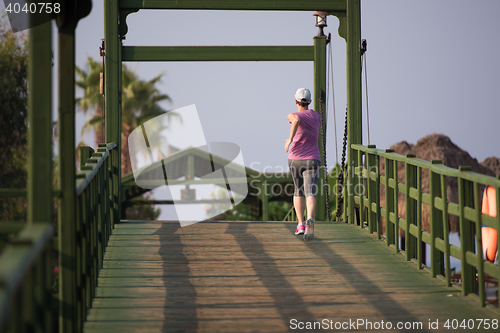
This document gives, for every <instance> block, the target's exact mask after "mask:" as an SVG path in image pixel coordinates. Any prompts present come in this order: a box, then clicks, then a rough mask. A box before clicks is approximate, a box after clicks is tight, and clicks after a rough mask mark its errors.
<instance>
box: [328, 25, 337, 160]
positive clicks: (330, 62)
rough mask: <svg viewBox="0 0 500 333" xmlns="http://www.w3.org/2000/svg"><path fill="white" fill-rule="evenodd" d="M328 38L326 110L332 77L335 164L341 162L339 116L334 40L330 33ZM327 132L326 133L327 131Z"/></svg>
mask: <svg viewBox="0 0 500 333" xmlns="http://www.w3.org/2000/svg"><path fill="white" fill-rule="evenodd" d="M328 39H329V40H330V43H329V47H328V61H327V70H326V72H327V83H326V110H328V106H329V105H330V103H329V98H330V77H331V80H332V81H331V82H332V83H331V88H332V107H333V129H334V131H335V158H336V159H335V162H336V164H335V166H336V165H337V164H339V149H338V140H337V116H336V113H337V112H336V111H335V84H334V75H333V50H332V42H331V39H330V34H328ZM326 121H328V112H326ZM325 134H326V133H325Z"/></svg>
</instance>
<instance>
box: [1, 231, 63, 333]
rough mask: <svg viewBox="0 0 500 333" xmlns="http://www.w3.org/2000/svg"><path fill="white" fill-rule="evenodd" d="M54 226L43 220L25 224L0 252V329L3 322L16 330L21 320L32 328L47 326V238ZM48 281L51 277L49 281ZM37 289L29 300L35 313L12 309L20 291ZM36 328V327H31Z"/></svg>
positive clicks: (18, 329) (48, 277)
mask: <svg viewBox="0 0 500 333" xmlns="http://www.w3.org/2000/svg"><path fill="white" fill-rule="evenodd" d="M53 234H54V228H53V226H52V225H51V224H47V223H34V224H30V225H27V226H26V227H25V228H23V230H21V231H20V232H19V234H18V235H16V236H15V237H13V238H12V239H11V240H10V242H9V244H8V245H7V246H6V248H5V249H4V250H3V251H2V254H1V255H0V331H3V329H2V328H4V326H7V324H8V326H7V327H5V328H7V329H8V330H9V331H11V332H20V331H22V330H21V329H20V328H21V327H23V321H24V320H26V319H27V320H28V321H31V323H30V324H31V326H32V331H35V330H37V331H47V330H46V329H47V328H50V327H51V324H52V315H51V312H50V310H51V309H50V308H47V307H46V304H50V298H51V295H50V289H48V288H47V287H49V286H51V284H50V283H48V282H49V280H51V276H50V274H51V270H50V269H48V270H47V268H48V267H49V266H50V263H51V259H50V256H49V253H50V251H51V246H50V245H51V242H50V241H51V238H52V235H53ZM50 282H51V281H50ZM33 290H38V291H39V295H38V297H35V299H34V300H33V301H32V305H33V306H34V307H35V308H38V310H39V312H43V313H38V314H37V315H35V313H34V312H31V315H30V314H28V315H26V314H24V318H23V315H22V314H21V313H20V312H19V311H15V309H16V308H18V305H19V304H20V302H22V300H23V296H24V295H23V294H26V293H27V292H31V293H32V294H34V293H33ZM11 305H13V306H11ZM35 328H36V329H35Z"/></svg>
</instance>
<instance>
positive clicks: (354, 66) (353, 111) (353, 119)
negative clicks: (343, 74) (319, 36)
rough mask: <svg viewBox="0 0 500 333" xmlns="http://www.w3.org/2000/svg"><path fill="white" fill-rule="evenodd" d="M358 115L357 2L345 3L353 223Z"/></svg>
mask: <svg viewBox="0 0 500 333" xmlns="http://www.w3.org/2000/svg"><path fill="white" fill-rule="evenodd" d="M361 119H362V114H361V4H360V0H347V122H348V124H347V133H348V136H347V149H348V157H347V166H348V172H347V184H349V185H348V186H347V197H346V198H347V200H348V203H347V205H348V219H349V221H351V222H354V196H353V193H349V192H350V191H352V190H353V189H354V188H355V186H356V184H358V183H359V179H358V177H356V176H355V175H354V172H353V171H354V168H355V167H356V166H357V165H356V164H357V161H356V157H355V156H356V155H355V152H354V150H353V149H351V145H352V144H353V143H354V144H362V143H363V142H362V141H363V139H362V120H361Z"/></svg>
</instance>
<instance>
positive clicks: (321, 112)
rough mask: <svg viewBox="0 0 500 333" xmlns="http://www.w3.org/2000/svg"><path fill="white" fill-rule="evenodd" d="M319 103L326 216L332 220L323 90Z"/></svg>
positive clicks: (328, 219)
mask: <svg viewBox="0 0 500 333" xmlns="http://www.w3.org/2000/svg"><path fill="white" fill-rule="evenodd" d="M318 102H319V103H318V104H319V114H320V115H321V141H322V142H323V152H322V153H323V161H324V163H325V166H324V167H325V169H324V170H325V171H324V173H325V184H324V186H325V193H326V194H325V197H326V200H325V201H326V218H327V221H330V195H329V191H328V189H329V184H328V168H327V167H326V135H325V127H326V121H325V119H326V117H325V110H323V99H322V98H321V91H320V96H319V100H318Z"/></svg>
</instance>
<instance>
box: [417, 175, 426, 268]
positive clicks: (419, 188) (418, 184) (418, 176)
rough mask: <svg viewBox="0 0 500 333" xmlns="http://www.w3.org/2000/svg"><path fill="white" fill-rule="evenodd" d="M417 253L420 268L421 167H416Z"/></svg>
mask: <svg viewBox="0 0 500 333" xmlns="http://www.w3.org/2000/svg"><path fill="white" fill-rule="evenodd" d="M417 230H418V234H417V255H418V268H419V269H422V268H423V266H422V264H423V261H424V258H423V254H424V248H423V244H422V168H421V167H417Z"/></svg>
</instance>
